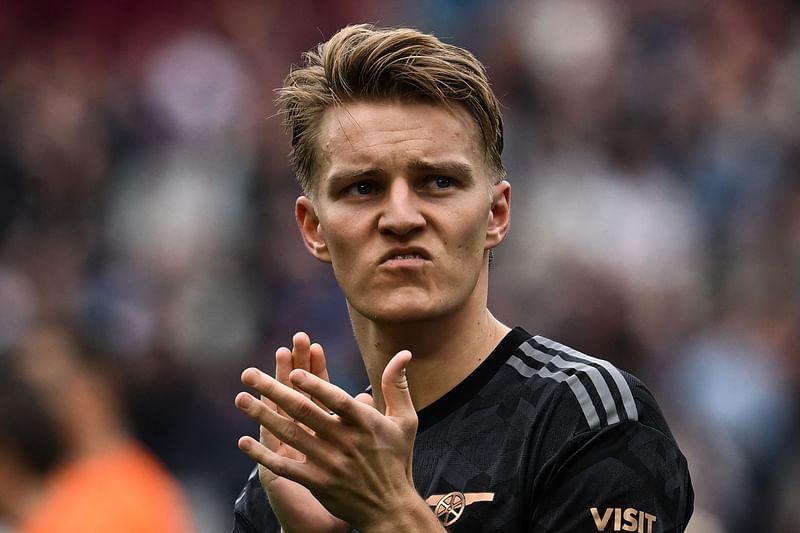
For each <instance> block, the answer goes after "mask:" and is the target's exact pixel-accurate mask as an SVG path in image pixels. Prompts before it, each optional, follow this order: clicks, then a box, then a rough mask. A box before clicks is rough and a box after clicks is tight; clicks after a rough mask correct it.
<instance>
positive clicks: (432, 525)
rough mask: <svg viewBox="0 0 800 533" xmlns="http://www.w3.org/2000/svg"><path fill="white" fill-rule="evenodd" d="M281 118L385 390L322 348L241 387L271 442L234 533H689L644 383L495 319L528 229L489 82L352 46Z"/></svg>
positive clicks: (301, 210) (363, 42) (456, 52)
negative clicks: (328, 364)
mask: <svg viewBox="0 0 800 533" xmlns="http://www.w3.org/2000/svg"><path fill="white" fill-rule="evenodd" d="M278 100H279V103H280V104H281V106H282V107H283V112H284V116H285V120H286V122H287V125H288V128H289V131H290V132H291V139H292V161H293V164H294V166H295V169H296V173H297V176H298V179H299V181H300V184H301V185H302V188H303V192H304V194H303V195H302V196H300V197H299V198H298V200H297V202H296V205H295V215H296V219H297V224H298V226H299V229H300V233H301V235H302V238H303V240H304V242H305V245H306V247H307V248H308V251H309V252H310V253H311V254H312V255H313V256H314V257H316V258H317V259H319V260H320V261H324V262H326V263H330V264H331V266H332V268H333V271H334V274H335V276H336V279H337V281H338V283H339V285H340V287H341V289H342V292H343V293H344V296H345V298H346V301H347V306H348V310H349V313H350V319H351V322H352V326H353V331H354V333H355V337H356V341H357V344H358V348H359V350H360V352H361V355H362V358H363V360H364V364H365V366H366V370H367V374H368V376H369V380H370V383H371V392H370V393H369V394H367V393H362V394H359V395H357V396H356V397H351V396H350V395H348V394H347V393H346V392H345V391H343V390H342V389H340V388H338V387H336V386H335V385H333V384H331V383H329V382H328V379H327V378H328V376H327V372H326V370H325V354H324V352H323V349H322V347H321V346H320V345H319V344H312V343H311V340H310V339H309V338H308V336H307V335H306V334H305V333H298V334H296V335H295V336H294V338H293V345H292V348H291V349H289V348H280V349H278V350H277V352H276V372H275V374H276V375H275V377H271V376H268V375H267V374H265V373H263V372H261V371H259V370H258V369H255V368H248V369H246V370H245V371H244V372H243V373H242V382H243V383H244V384H245V385H246V386H248V387H250V388H252V389H254V390H255V391H256V394H255V395H251V394H249V393H246V392H242V393H239V394H238V395H237V396H236V400H235V403H236V406H237V407H238V408H239V409H240V410H242V411H243V412H244V413H246V414H247V415H248V416H250V417H251V418H252V419H253V420H254V421H255V422H257V423H258V424H259V425H260V427H261V435H260V440H259V441H256V440H255V439H253V438H251V437H247V436H245V437H242V438H241V439H240V440H239V447H240V448H241V449H242V450H243V451H244V453H246V454H247V455H248V456H249V457H251V458H252V459H253V460H254V461H256V462H257V463H258V464H259V468H258V469H257V470H256V471H254V473H253V475H252V476H251V477H250V479H249V480H248V482H247V484H246V486H245V488H244V490H243V492H242V494H241V495H240V496H239V498H238V499H237V501H236V504H235V521H234V532H237V533H239V532H241V533H244V532H247V533H253V532H259V533H261V532H278V531H281V530H283V531H285V532H287V533H290V532H302V533H312V532H338V531H351V530H352V529H355V530H358V531H360V532H362V533H371V532H384V531H387V532H441V531H458V532H467V531H480V532H504V533H509V532H533V531H537V532H554V533H555V532H565V533H566V532H575V533H577V532H581V533H585V532H592V531H605V532H610V531H637V532H640V533H656V532H680V531H683V530H684V528H685V526H686V523H687V521H688V519H689V516H690V515H691V512H692V501H693V493H692V489H691V483H690V480H689V473H688V470H687V464H686V460H685V459H684V457H683V455H682V454H681V452H680V450H679V449H678V447H677V445H676V443H675V441H674V439H673V437H672V435H671V434H670V430H669V428H668V427H667V424H666V422H665V421H664V418H663V416H662V415H661V413H660V411H659V408H658V407H657V405H656V402H655V400H654V399H653V397H652V396H651V394H650V393H649V392H648V391H647V389H646V388H645V387H644V385H643V384H642V383H641V382H640V381H638V380H637V379H636V378H635V377H632V376H631V375H629V374H627V373H625V372H622V371H620V370H618V369H617V368H615V367H614V366H612V365H611V364H610V363H608V362H606V361H603V360H600V359H596V358H593V357H589V356H587V355H584V354H582V353H579V352H577V351H575V350H573V349H570V348H568V347H566V346H562V345H561V344H558V343H557V342H554V341H551V340H548V339H546V338H543V337H540V336H533V335H531V334H529V333H527V332H526V331H525V330H524V329H522V328H519V327H517V328H513V329H512V328H510V327H508V326H506V325H505V324H503V323H502V322H500V321H499V320H498V319H497V318H495V317H494V316H492V314H491V313H490V311H489V309H488V308H487V291H488V277H489V262H490V256H491V250H492V249H493V248H494V247H496V246H497V245H499V244H500V243H501V242H502V241H503V239H504V238H505V236H506V234H507V232H508V228H509V219H510V213H511V211H510V204H509V200H510V185H509V183H508V182H507V181H505V180H504V170H503V164H502V162H501V152H502V147H503V126H502V119H501V116H500V111H499V106H498V102H497V100H496V98H495V96H494V94H493V93H492V91H491V89H490V87H489V82H488V80H487V76H486V72H485V69H484V67H483V66H482V65H481V64H480V63H479V62H478V61H477V60H476V59H475V58H474V57H473V56H472V55H471V54H470V53H469V52H467V51H466V50H463V49H461V48H458V47H455V46H451V45H448V44H444V43H442V42H441V41H439V40H438V39H436V38H435V37H433V36H431V35H426V34H423V33H420V32H418V31H416V30H411V29H378V28H374V27H372V26H368V25H358V26H349V27H346V28H344V29H342V30H340V31H339V32H338V33H337V34H336V35H334V36H333V37H332V38H331V39H330V40H328V41H327V42H325V43H322V44H321V45H319V46H318V47H317V48H316V49H315V50H312V51H310V52H308V53H307V54H305V55H304V64H303V65H302V66H300V67H296V68H294V69H293V70H292V71H291V72H290V74H289V75H288V77H287V78H286V81H285V85H284V87H283V88H282V89H281V90H280V93H279V98H278ZM534 245H535V243H534Z"/></svg>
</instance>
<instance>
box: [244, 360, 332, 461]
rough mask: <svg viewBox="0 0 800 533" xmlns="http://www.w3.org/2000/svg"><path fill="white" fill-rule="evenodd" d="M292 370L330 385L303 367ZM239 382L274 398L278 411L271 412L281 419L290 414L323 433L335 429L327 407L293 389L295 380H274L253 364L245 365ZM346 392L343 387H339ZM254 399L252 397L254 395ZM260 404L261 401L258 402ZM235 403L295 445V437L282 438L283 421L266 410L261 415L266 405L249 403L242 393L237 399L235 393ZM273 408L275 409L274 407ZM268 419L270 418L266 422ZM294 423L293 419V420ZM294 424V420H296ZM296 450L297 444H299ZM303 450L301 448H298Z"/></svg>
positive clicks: (280, 437) (270, 398)
mask: <svg viewBox="0 0 800 533" xmlns="http://www.w3.org/2000/svg"><path fill="white" fill-rule="evenodd" d="M294 372H302V373H304V374H305V375H307V376H311V377H313V378H314V379H315V380H318V381H319V382H320V383H324V384H326V385H328V386H329V387H332V386H333V385H330V384H329V383H327V382H325V381H322V380H321V379H319V378H317V377H316V376H312V375H311V374H309V373H307V372H305V371H304V370H294V371H293V373H294ZM242 382H243V383H244V384H245V385H247V386H249V387H253V388H254V389H256V390H257V391H258V392H260V393H261V394H262V395H264V396H265V397H267V399H268V400H271V401H272V402H274V404H275V405H276V406H277V407H278V411H279V413H280V414H278V413H274V414H275V416H278V417H280V418H283V419H284V420H285V419H286V417H289V418H292V419H294V420H296V421H297V422H300V423H301V424H300V426H299V427H302V426H307V427H308V428H310V429H311V430H313V431H315V432H318V431H319V432H323V433H324V434H326V435H330V434H331V433H332V431H333V430H334V428H333V426H334V420H333V419H332V417H331V416H330V414H329V412H328V411H329V409H328V408H321V407H320V406H319V405H317V403H316V402H315V401H314V400H312V399H311V398H309V397H308V395H307V393H306V392H305V391H303V390H302V389H299V388H298V390H295V388H294V387H296V384H295V383H294V382H292V383H291V385H290V386H288V387H287V386H286V385H283V384H281V383H279V382H278V381H277V380H275V379H273V378H271V377H270V376H269V375H267V374H265V373H263V372H261V371H260V370H258V369H256V368H248V369H247V370H245V371H244V372H243V373H242ZM342 392H343V393H344V394H345V395H346V394H347V393H345V392H344V391H342ZM241 395H245V396H249V394H247V393H240V396H241ZM253 399H254V400H255V398H253ZM258 403H260V404H263V402H258ZM236 405H237V407H239V408H240V409H242V410H244V411H246V412H247V414H249V415H251V417H252V418H254V419H255V420H256V421H257V422H259V423H261V424H262V425H264V426H267V429H269V431H270V432H272V433H273V434H275V436H276V437H277V438H278V439H280V440H281V441H282V442H286V443H288V444H289V445H291V446H293V447H296V446H294V440H293V439H290V440H287V439H284V436H283V434H282V433H280V431H281V430H286V427H285V426H286V425H285V424H283V423H280V422H279V421H277V419H276V418H275V416H271V415H270V414H268V413H265V414H263V415H262V411H268V409H267V408H266V405H264V406H263V408H262V406H261V405H256V406H252V405H250V403H249V400H248V398H246V397H242V398H241V399H240V397H239V396H237V404H236ZM248 407H249V408H250V411H247V408H248ZM273 411H274V410H273ZM284 413H285V414H286V417H283V416H281V415H282V414H284ZM253 415H258V416H263V418H257V417H256V416H253ZM267 421H269V422H267ZM269 423H275V424H279V426H278V430H277V431H276V430H275V429H273V428H272V427H271V426H270V425H269ZM293 423H294V422H293ZM295 425H296V424H295ZM289 431H294V430H293V429H289ZM298 450H299V448H298ZM299 451H301V452H303V453H306V452H304V451H303V450H299Z"/></svg>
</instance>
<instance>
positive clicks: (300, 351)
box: [292, 331, 311, 371]
mask: <svg viewBox="0 0 800 533" xmlns="http://www.w3.org/2000/svg"><path fill="white" fill-rule="evenodd" d="M292 368H299V369H301V370H307V371H310V370H311V339H309V338H308V334H306V333H305V332H303V331H298V332H297V333H295V334H294V336H293V337H292Z"/></svg>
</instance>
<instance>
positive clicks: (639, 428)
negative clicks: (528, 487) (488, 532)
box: [529, 421, 694, 533]
mask: <svg viewBox="0 0 800 533" xmlns="http://www.w3.org/2000/svg"><path fill="white" fill-rule="evenodd" d="M545 471H546V472H548V474H547V477H546V479H543V480H539V483H538V484H537V487H536V488H535V490H534V491H533V493H532V494H533V495H532V498H533V502H532V514H531V520H530V524H529V528H530V529H529V530H530V531H533V532H541V533H545V532H546V533H579V532H580V533H584V532H587V531H588V532H592V531H604V532H617V531H629V532H638V533H680V532H683V531H684V529H685V528H686V525H687V522H688V520H689V517H690V516H691V513H692V508H693V499H694V495H693V491H692V485H691V480H690V477H689V471H688V466H687V463H686V459H685V458H684V456H683V454H681V452H680V450H679V449H678V447H677V445H676V443H675V441H674V440H673V439H672V437H671V436H668V435H665V434H664V433H662V432H661V431H659V430H658V429H655V428H652V427H649V426H646V425H644V424H642V423H640V422H638V421H627V422H621V423H618V424H614V425H611V426H607V427H604V428H603V429H601V430H599V431H596V432H586V433H583V434H580V435H577V436H575V437H573V438H572V439H571V440H570V441H568V442H567V443H566V444H565V446H564V447H563V448H562V449H561V450H560V451H559V453H558V454H557V455H556V456H554V457H553V458H552V462H551V464H550V465H548V468H546V469H545Z"/></svg>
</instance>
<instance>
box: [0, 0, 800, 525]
mask: <svg viewBox="0 0 800 533" xmlns="http://www.w3.org/2000/svg"><path fill="white" fill-rule="evenodd" d="M355 22H373V23H376V24H378V25H392V26H395V25H409V26H414V27H417V28H419V29H422V30H424V31H429V32H432V33H434V34H435V35H437V36H438V37H440V38H442V39H443V40H445V41H447V42H451V43H454V44H458V45H461V46H465V47H466V48H468V49H470V50H471V51H473V52H474V53H475V55H476V56H478V58H479V59H480V60H482V61H483V62H484V63H485V64H486V65H487V67H488V70H489V76H490V78H491V80H492V82H493V86H494V89H495V92H496V93H497V94H498V96H499V97H500V100H501V102H502V103H503V105H504V118H505V125H506V138H505V140H506V147H505V153H504V159H505V162H506V165H507V169H508V178H509V180H510V182H511V183H512V187H513V194H512V206H513V209H514V215H513V224H512V232H511V235H510V238H509V239H508V240H507V241H506V242H505V243H504V244H503V245H502V246H501V247H500V248H499V249H498V250H497V253H496V256H495V261H494V264H493V266H492V270H493V274H492V278H491V279H492V281H491V288H490V307H491V308H492V310H493V312H494V314H495V315H496V316H497V317H498V318H500V319H501V320H503V321H504V322H506V323H507V324H510V325H522V326H524V327H526V329H528V330H530V331H532V332H536V333H541V334H543V335H546V336H548V337H551V338H556V339H558V340H559V342H562V343H565V344H569V345H572V346H574V347H575V348H577V349H580V350H581V351H585V352H588V353H591V354H593V355H597V356H601V357H604V358H608V359H610V360H612V361H613V362H615V363H616V364H617V365H618V366H620V367H622V368H624V369H626V370H629V371H631V372H633V373H634V374H636V375H638V376H640V377H641V378H642V379H643V380H644V381H645V382H646V383H647V384H648V385H649V386H650V387H651V388H652V389H653V390H654V391H655V393H656V396H657V398H658V399H659V401H660V402H661V404H662V407H663V408H664V410H665V413H666V415H667V418H668V420H669V421H670V424H671V426H672V428H673V430H674V432H675V434H676V437H677V438H678V440H679V441H680V443H681V446H682V448H683V450H684V452H685V453H686V455H687V457H688V458H689V462H690V468H691V472H692V476H693V482H694V487H695V491H696V508H697V511H696V513H695V519H694V521H693V524H692V527H693V528H694V529H693V532H694V533H717V532H719V533H740V532H753V531H763V532H768V533H772V532H774V533H793V532H798V531H800V446H798V443H800V428H799V427H798V409H800V170H798V168H800V166H799V165H800V90H798V87H800V8H798V7H796V4H794V3H792V2H790V1H789V0H760V1H758V2H754V1H748V0H648V1H646V2H640V1H636V0H615V1H612V0H504V1H490V0H435V1H426V2H420V1H411V0H402V1H401V0H397V1H392V0H381V1H366V0H364V1H358V0H292V1H288V0H276V1H266V0H192V1H189V0H175V1H171V2H156V1H154V0H137V1H133V0H115V1H108V0H72V1H70V0H60V1H59V0H35V1H29V0H26V1H23V0H5V2H3V3H2V4H0V310H2V311H0V353H2V354H3V355H2V356H0V369H4V370H3V371H4V372H6V373H9V372H11V370H9V369H10V368H12V367H13V368H15V369H18V370H19V373H20V375H21V378H26V376H27V378H26V379H28V378H29V374H31V369H36V368H38V367H44V366H46V367H47V368H51V369H52V363H51V362H50V361H51V359H50V357H52V354H51V353H50V352H52V351H58V349H57V348H56V347H54V345H53V344H52V343H50V344H48V343H46V342H44V343H43V342H39V343H36V342H34V340H32V339H34V338H35V336H36V335H41V329H42V328H43V327H45V326H46V325H48V324H50V325H52V323H53V320H54V319H55V318H58V320H61V321H65V322H67V323H68V324H70V326H69V327H67V330H68V331H71V330H70V329H69V328H71V327H73V326H74V327H75V328H78V327H79V329H80V331H81V334H82V335H84V334H86V335H88V336H90V337H91V338H92V339H93V342H94V343H96V344H97V345H99V346H101V347H102V349H101V350H99V351H100V352H102V354H104V357H106V358H107V359H108V360H109V361H110V362H111V363H113V366H114V367H115V369H116V373H115V376H116V377H115V381H114V387H113V388H114V390H116V391H117V392H118V394H119V396H120V405H121V407H120V409H121V412H120V413H119V416H120V422H119V424H120V425H121V426H122V425H124V427H125V428H126V429H125V431H124V433H125V435H126V438H127V439H129V440H133V441H137V442H138V443H139V445H141V447H142V449H143V450H147V451H148V453H152V456H153V458H154V459H155V460H157V462H158V463H160V464H161V465H163V466H164V467H165V473H166V472H168V475H170V476H173V477H174V479H175V480H176V481H177V484H178V485H177V486H178V487H179V488H180V491H181V492H182V495H183V497H184V498H185V502H186V505H187V506H188V508H189V513H190V514H191V519H192V521H193V522H194V526H195V527H196V528H197V530H198V531H200V532H206V531H208V532H211V531H220V530H226V529H227V528H228V527H229V526H230V523H231V509H232V505H233V500H234V498H235V496H236V494H237V492H238V490H239V489H240V487H241V485H242V484H243V482H244V480H245V478H246V476H247V473H248V472H249V470H250V469H251V467H252V466H251V464H250V463H249V461H248V460H247V459H246V458H245V457H244V456H243V455H242V454H241V453H240V452H239V451H238V449H237V447H236V440H237V437H238V436H239V435H241V434H255V433H256V432H257V428H254V427H251V425H250V424H249V422H248V421H247V420H246V419H245V417H244V416H242V415H240V414H239V413H237V411H236V409H235V408H234V407H233V397H234V395H235V393H236V392H237V391H238V390H239V389H240V384H239V382H238V377H239V373H240V371H241V370H242V369H243V368H244V367H246V366H249V365H258V366H260V367H263V368H265V369H266V370H270V369H271V368H272V367H273V365H274V351H275V349H276V348H277V347H279V346H283V345H286V344H288V343H290V339H291V335H292V334H293V333H294V332H295V331H298V330H305V331H307V332H308V333H309V334H310V336H311V338H312V339H313V340H315V341H319V342H321V343H323V345H324V346H325V347H326V353H327V355H328V359H329V366H330V370H331V377H332V380H333V381H335V382H336V383H337V384H339V385H341V386H342V387H343V388H345V389H347V390H349V391H350V392H358V391H360V390H361V389H362V388H363V387H364V386H366V384H367V381H366V377H365V374H364V372H363V370H362V369H361V362H360V359H359V356H358V353H357V351H356V348H355V345H354V343H353V341H352V333H351V331H350V325H349V321H348V318H347V316H346V308H345V305H344V302H343V299H342V296H341V293H340V292H339V290H338V288H337V287H336V284H335V280H334V279H333V276H332V274H331V272H330V271H329V269H328V268H327V267H326V265H323V264H318V263H316V262H315V261H314V260H313V259H312V258H311V257H310V256H309V255H308V254H307V253H306V252H305V250H304V248H303V246H302V243H301V241H300V239H299V238H298V234H297V230H296V229H295V223H294V218H293V204H294V199H295V197H296V196H297V195H298V194H299V188H298V186H297V185H296V183H295V181H294V177H293V174H292V171H291V169H290V168H289V167H288V164H287V153H288V149H289V147H288V142H287V140H286V136H285V135H284V132H283V129H282V125H281V121H280V117H279V116H276V109H275V107H274V105H273V102H272V100H273V91H274V89H275V88H276V87H278V86H279V85H280V84H281V80H282V79H283V76H284V75H285V74H286V73H287V71H288V68H289V66H290V65H291V64H292V63H297V62H299V60H300V54H301V52H302V51H304V50H307V49H309V48H311V47H312V46H313V45H315V44H316V43H318V42H320V41H321V40H324V39H325V38H327V37H328V36H330V35H331V34H332V33H333V32H334V31H335V30H336V29H338V28H339V27H341V26H343V25H345V24H347V23H355ZM7 362H8V363H13V364H8V365H6V363H7ZM57 368H59V367H58V365H56V366H55V369H57ZM54 371H55V370H53V372H54ZM33 374H36V372H33ZM50 378H51V379H53V380H55V381H56V382H59V381H60V380H61V379H62V378H61V377H59V376H50ZM28 380H29V381H30V380H31V379H28ZM32 381H35V379H33V380H32ZM34 385H36V384H35V383H34ZM33 388H34V389H36V390H39V394H44V395H45V396H48V395H53V394H59V392H58V387H56V389H55V391H53V390H50V391H49V392H48V391H44V392H42V391H41V390H40V389H41V387H39V388H38V389H37V387H36V386H34V387H33ZM102 398H104V397H103V396H102V395H101V396H97V397H96V401H98V402H100V401H103V400H102ZM3 401H4V402H6V406H8V405H10V404H9V403H8V402H11V401H12V400H10V399H6V397H3ZM14 401H18V402H20V403H19V405H20V411H19V412H21V409H22V407H21V406H22V405H23V404H24V405H29V402H26V401H24V400H14ZM53 403H54V402H53V401H52V398H50V400H49V401H48V400H44V401H43V402H42V409H41V411H43V413H42V416H43V417H45V416H52V414H51V415H46V414H45V413H44V412H46V411H47V408H48V406H50V404H53ZM55 403H56V404H58V403H59V402H55ZM62 403H63V404H66V399H65V400H64V401H63V402H62ZM51 407H52V406H51ZM62 407H64V405H62ZM73 407H74V406H73ZM75 408H77V407H75ZM82 409H83V410H82V411H80V412H82V413H84V415H85V416H88V414H87V413H89V412H92V411H91V409H89V411H87V410H86V409H87V408H86V407H85V406H84V407H83V408H82ZM51 410H52V409H51ZM29 411H30V412H28V413H27V414H26V417H27V419H29V420H34V419H35V418H36V417H37V416H38V415H36V412H37V411H36V409H33V408H30V409H29ZM0 414H2V413H0ZM17 418H19V417H17ZM74 424H77V422H73V426H74ZM39 425H41V427H42V428H45V427H49V426H48V422H47V421H46V420H44V419H43V420H42V421H41V424H37V426H39ZM23 426H24V424H23ZM9 427H11V426H9ZM60 427H61V426H59V425H58V424H56V425H55V426H54V427H53V428H51V429H53V431H56V430H57V429H59V428H60ZM26 431H27V430H26ZM42 431H44V429H42ZM64 431H66V433H67V434H69V432H70V430H69V427H68V428H67V430H63V428H62V433H63V432H64ZM72 431H73V433H74V431H75V427H72ZM6 433H8V432H6ZM62 437H63V435H62ZM3 438H4V433H3V432H0V470H2V468H3V466H2V464H1V463H2V461H3V460H5V461H7V462H8V461H9V457H10V458H11V460H12V461H17V462H18V461H20V459H19V457H16V456H14V455H13V454H10V455H9V454H8V453H5V452H7V451H8V447H9V446H8V444H7V442H9V441H5V440H3ZM64 438H65V439H66V440H68V437H64ZM12 441H13V439H12ZM52 442H54V443H55V442H59V440H58V439H55V440H53V441H52ZM4 446H5V448H4ZM46 451H47V450H45V451H43V452H42V453H45V452H46ZM58 451H59V450H50V452H52V454H53V455H47V454H45V455H44V456H40V460H39V461H38V462H37V463H36V465H38V466H37V469H38V470H37V471H41V472H42V475H45V473H46V471H47V470H48V468H50V466H51V465H52V464H54V463H55V457H56V456H57V455H58V454H57V452H58ZM4 453H5V455H4ZM42 457H44V458H42ZM48 457H49V458H50V459H48ZM53 468H56V467H53ZM9 471H10V470H9ZM2 481H3V479H2V477H0V488H2ZM2 495H3V493H2V491H0V498H1V497H2ZM6 504H7V502H1V501H0V531H2V530H3V527H4V526H3V524H4V523H5V524H7V525H6V526H5V527H6V528H9V530H10V527H11V524H12V522H13V521H14V515H13V513H9V512H7V509H6V508H5V507H4V505H5V506H7V505H6Z"/></svg>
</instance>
